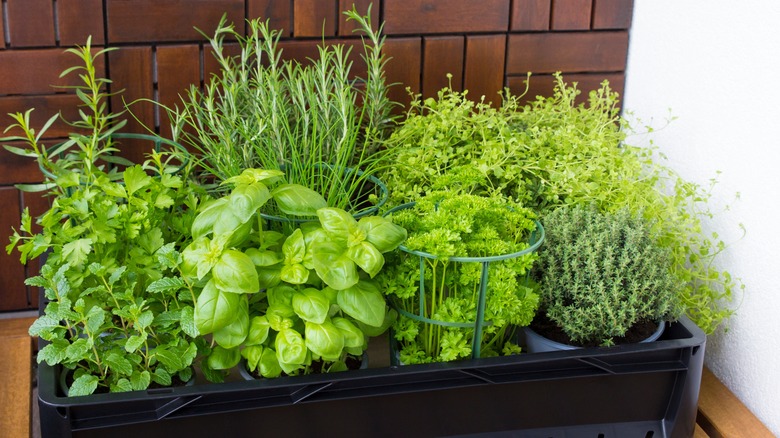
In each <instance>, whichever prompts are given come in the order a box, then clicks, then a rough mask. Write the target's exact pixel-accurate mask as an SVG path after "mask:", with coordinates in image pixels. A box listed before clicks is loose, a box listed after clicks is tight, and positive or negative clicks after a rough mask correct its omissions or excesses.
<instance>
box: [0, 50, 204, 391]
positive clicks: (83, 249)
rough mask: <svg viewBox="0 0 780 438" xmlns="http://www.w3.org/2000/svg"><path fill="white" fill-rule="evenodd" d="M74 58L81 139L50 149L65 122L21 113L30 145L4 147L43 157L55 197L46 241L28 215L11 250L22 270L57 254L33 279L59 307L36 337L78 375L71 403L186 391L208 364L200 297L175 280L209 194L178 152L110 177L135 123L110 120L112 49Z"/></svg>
mask: <svg viewBox="0 0 780 438" xmlns="http://www.w3.org/2000/svg"><path fill="white" fill-rule="evenodd" d="M68 52H70V53H74V54H76V55H78V56H79V57H80V58H81V60H82V62H83V66H80V67H73V68H70V69H68V70H66V71H65V72H64V73H63V75H66V74H72V73H76V72H78V73H79V77H80V78H81V79H82V81H83V83H82V84H81V85H78V86H75V87H74V88H75V90H76V95H77V96H78V98H79V99H80V100H81V103H82V105H81V109H80V111H79V114H80V116H81V119H80V120H77V121H75V122H71V123H70V124H71V126H73V127H75V128H77V130H78V131H77V132H75V133H73V134H71V135H70V137H69V139H68V140H67V141H65V142H64V143H62V144H61V145H58V146H55V147H54V148H53V149H52V150H47V149H46V148H45V147H44V146H43V145H42V144H41V143H40V139H41V138H42V135H43V132H44V131H45V129H46V127H48V126H50V124H51V123H52V122H53V120H54V118H53V119H50V120H49V122H48V123H47V124H46V126H44V128H43V129H42V130H41V131H40V132H38V133H36V132H35V131H34V130H33V128H32V127H31V126H30V125H29V114H30V111H28V112H27V113H25V114H16V115H14V118H15V119H16V120H17V122H18V123H17V124H15V125H13V126H12V127H11V128H18V129H21V130H22V132H24V137H10V138H5V139H3V140H4V141H7V140H20V139H22V140H25V141H26V142H27V147H26V148H24V149H22V148H11V149H9V150H11V152H15V153H20V154H21V155H24V156H28V157H34V158H36V159H37V161H38V163H39V165H40V167H41V169H42V170H43V171H44V176H45V178H46V181H45V183H44V184H43V187H45V188H46V189H47V190H48V194H49V195H50V196H51V199H52V206H51V208H50V209H49V210H48V211H46V212H45V213H44V214H43V215H42V216H41V217H39V218H37V220H36V223H37V224H38V225H40V231H35V230H33V228H32V218H31V216H30V213H29V212H28V211H27V210H25V212H24V214H23V216H22V225H21V227H20V232H16V231H15V232H14V236H13V237H12V238H11V244H10V245H8V247H7V250H8V252H9V253H10V252H11V251H13V249H14V248H18V250H19V251H20V253H21V257H20V258H21V261H22V263H25V262H27V261H28V260H31V259H34V258H37V257H40V256H41V255H42V254H43V253H44V252H46V253H47V255H46V262H45V264H44V265H43V266H42V267H41V271H40V275H39V276H37V277H32V278H29V279H28V280H27V284H29V285H31V286H36V287H41V288H43V289H44V292H45V297H46V299H47V300H48V304H46V307H45V309H44V314H43V315H42V316H41V317H40V318H38V320H36V322H35V323H33V325H32V326H31V327H30V330H29V331H30V334H31V335H33V336H39V337H40V338H41V339H43V340H45V341H48V344H47V345H46V346H44V347H43V348H42V349H41V350H40V352H39V354H38V361H39V362H43V361H46V362H47V363H48V364H49V365H56V364H60V365H62V366H63V367H64V368H65V369H70V370H74V371H73V379H74V381H73V383H72V385H71V387H70V391H69V395H71V396H78V395H87V394H91V393H92V392H94V391H96V390H97V389H98V388H102V389H103V390H107V391H111V392H116V391H129V390H142V389H146V388H147V387H148V386H149V384H151V383H152V382H155V383H158V384H161V385H170V384H171V377H172V376H178V377H179V378H180V379H182V380H185V381H186V380H188V379H189V378H190V377H191V376H192V364H193V361H194V359H195V356H196V354H197V346H196V341H195V339H194V338H195V336H197V331H196V330H195V329H194V327H193V325H192V315H193V296H192V295H191V294H189V293H187V292H188V291H187V288H186V286H185V285H184V284H182V283H178V282H171V281H168V280H167V279H166V278H167V277H166V276H167V275H170V272H171V268H172V266H173V265H174V264H175V260H176V259H177V258H178V257H179V256H178V252H177V248H178V247H180V245H182V244H184V241H183V240H182V238H183V237H182V236H184V235H185V233H184V231H185V230H187V229H188V228H189V226H190V224H191V222H192V219H193V218H192V214H191V212H192V211H193V209H194V208H195V207H196V206H197V205H196V204H197V198H196V193H197V191H196V189H195V188H194V187H193V186H191V185H190V184H189V183H188V179H187V176H186V170H185V171H184V172H185V173H184V174H183V175H176V174H174V173H172V172H173V168H174V166H172V165H171V164H170V163H171V162H170V157H169V156H168V155H166V154H161V153H153V154H152V155H151V157H150V158H149V160H147V161H146V162H145V163H144V164H143V166H142V165H135V166H131V167H127V168H126V169H125V170H124V171H121V170H120V169H119V168H118V167H115V168H112V169H111V170H106V169H105V167H104V166H105V163H106V162H115V163H116V162H121V160H117V159H116V158H115V157H113V155H112V153H113V152H116V148H115V147H114V143H113V140H112V135H113V134H114V133H115V132H116V131H117V130H118V129H119V128H121V127H122V125H123V122H120V121H119V120H118V119H116V116H115V115H110V114H107V113H106V99H107V97H108V95H106V94H105V93H104V92H103V91H102V90H103V88H104V87H105V85H106V84H107V82H108V81H106V80H105V79H99V78H97V77H96V76H95V68H94V61H95V57H96V56H98V55H100V54H102V53H104V52H105V51H101V52H99V53H97V54H93V53H92V51H91V49H90V45H89V41H88V42H87V45H86V46H85V47H83V48H79V49H70V50H68ZM11 128H9V129H11ZM177 170H181V169H178V168H177Z"/></svg>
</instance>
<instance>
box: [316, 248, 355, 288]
mask: <svg viewBox="0 0 780 438" xmlns="http://www.w3.org/2000/svg"><path fill="white" fill-rule="evenodd" d="M344 251H345V248H344V247H342V246H340V245H338V244H336V243H334V242H323V243H319V244H317V245H316V246H315V248H314V249H313V250H312V265H314V270H315V271H316V272H317V275H318V276H319V277H320V278H321V279H322V281H324V282H325V284H327V285H328V286H330V287H332V288H333V289H336V290H342V289H346V288H348V287H351V286H354V285H355V284H356V283H357V282H358V279H359V277H358V272H357V266H356V265H355V262H353V261H352V260H351V259H350V258H349V257H347V255H346V254H344Z"/></svg>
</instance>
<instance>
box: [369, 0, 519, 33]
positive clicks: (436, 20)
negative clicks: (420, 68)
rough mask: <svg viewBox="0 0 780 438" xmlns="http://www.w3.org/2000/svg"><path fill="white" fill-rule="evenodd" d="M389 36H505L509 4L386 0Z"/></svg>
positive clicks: (505, 0) (498, 0)
mask: <svg viewBox="0 0 780 438" xmlns="http://www.w3.org/2000/svg"><path fill="white" fill-rule="evenodd" d="M384 14H385V17H384V19H385V32H387V34H390V35H393V34H432V33H468V32H506V31H507V29H509V0H482V1H473V0H385V2H384Z"/></svg>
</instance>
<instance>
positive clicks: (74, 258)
mask: <svg viewBox="0 0 780 438" xmlns="http://www.w3.org/2000/svg"><path fill="white" fill-rule="evenodd" d="M90 252H92V239H78V240H75V241H72V242H68V243H66V244H65V245H63V246H62V257H63V258H64V259H65V260H66V261H67V262H68V263H70V264H71V265H72V266H74V267H81V266H83V265H84V262H86V261H87V257H88V256H89V253H90Z"/></svg>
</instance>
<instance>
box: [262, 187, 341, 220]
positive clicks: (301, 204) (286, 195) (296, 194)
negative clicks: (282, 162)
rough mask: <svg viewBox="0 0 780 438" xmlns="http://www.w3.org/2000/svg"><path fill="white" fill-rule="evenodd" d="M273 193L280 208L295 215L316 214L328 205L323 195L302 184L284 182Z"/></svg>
mask: <svg viewBox="0 0 780 438" xmlns="http://www.w3.org/2000/svg"><path fill="white" fill-rule="evenodd" d="M272 195H273V197H274V200H275V201H276V205H277V206H278V207H279V210H281V211H282V212H283V213H285V214H289V215H293V216H314V215H316V214H317V210H319V209H320V208H323V207H325V206H327V205H328V203H327V202H326V201H325V198H323V197H322V195H320V194H319V193H317V192H315V191H314V190H312V189H309V188H307V187H304V186H302V185H300V184H282V185H280V186H279V187H277V188H276V189H274V191H273V193H272Z"/></svg>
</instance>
